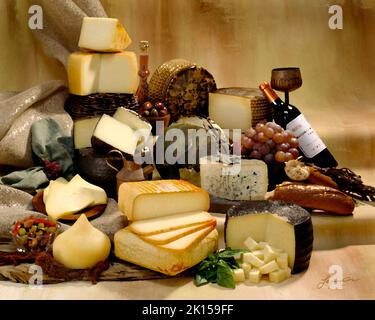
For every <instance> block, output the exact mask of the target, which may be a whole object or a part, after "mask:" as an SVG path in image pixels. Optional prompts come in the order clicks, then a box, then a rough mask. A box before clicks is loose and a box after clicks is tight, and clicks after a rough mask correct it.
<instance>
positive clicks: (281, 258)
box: [276, 253, 288, 269]
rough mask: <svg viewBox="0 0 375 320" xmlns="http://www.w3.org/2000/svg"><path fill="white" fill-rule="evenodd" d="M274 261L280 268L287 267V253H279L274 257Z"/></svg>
mask: <svg viewBox="0 0 375 320" xmlns="http://www.w3.org/2000/svg"><path fill="white" fill-rule="evenodd" d="M276 262H277V264H278V265H279V267H280V269H286V268H288V254H287V253H280V254H279V255H278V257H277V258H276Z"/></svg>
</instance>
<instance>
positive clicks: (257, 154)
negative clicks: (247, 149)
mask: <svg viewBox="0 0 375 320" xmlns="http://www.w3.org/2000/svg"><path fill="white" fill-rule="evenodd" d="M250 157H251V158H253V159H258V160H260V159H261V158H262V155H261V153H260V152H259V151H258V150H253V151H251V153H250Z"/></svg>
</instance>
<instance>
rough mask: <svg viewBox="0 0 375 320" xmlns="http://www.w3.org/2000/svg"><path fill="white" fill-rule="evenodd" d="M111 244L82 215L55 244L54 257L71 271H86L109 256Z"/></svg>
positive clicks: (58, 237) (59, 236)
mask: <svg viewBox="0 0 375 320" xmlns="http://www.w3.org/2000/svg"><path fill="white" fill-rule="evenodd" d="M110 250H111V242H110V240H109V238H108V236H107V235H106V234H104V233H103V232H101V231H100V230H98V229H96V228H94V227H93V226H92V225H91V223H90V222H89V221H88V220H87V218H86V216H85V215H84V214H82V215H81V216H80V217H79V219H78V220H77V221H76V222H75V223H74V225H73V226H72V227H70V228H69V229H68V230H67V231H65V232H64V233H62V234H60V235H58V236H57V237H56V239H55V241H54V243H53V257H54V258H55V260H56V261H58V262H60V263H61V264H63V265H64V266H65V267H67V268H70V269H86V268H91V267H93V266H95V265H96V264H97V263H98V262H100V261H104V260H105V259H107V257H108V256H109V253H110Z"/></svg>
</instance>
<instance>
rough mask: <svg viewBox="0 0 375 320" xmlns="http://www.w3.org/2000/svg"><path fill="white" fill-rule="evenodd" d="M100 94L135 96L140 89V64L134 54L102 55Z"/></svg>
mask: <svg viewBox="0 0 375 320" xmlns="http://www.w3.org/2000/svg"><path fill="white" fill-rule="evenodd" d="M99 73H100V77H99V83H98V92H104V93H106V92H112V93H129V94H134V93H135V92H136V91H137V87H138V64H137V57H136V55H135V53H134V52H130V51H124V52H120V53H113V54H102V55H101V64H100V71H99Z"/></svg>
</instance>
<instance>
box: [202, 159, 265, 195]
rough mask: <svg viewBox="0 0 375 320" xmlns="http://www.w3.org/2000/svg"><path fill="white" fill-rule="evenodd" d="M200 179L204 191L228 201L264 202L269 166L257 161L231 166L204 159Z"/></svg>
mask: <svg viewBox="0 0 375 320" xmlns="http://www.w3.org/2000/svg"><path fill="white" fill-rule="evenodd" d="M200 177H201V187H202V188H203V189H205V190H206V191H208V193H210V194H211V195H213V196H215V197H219V198H223V199H228V200H263V199H264V196H265V194H266V193H267V189H268V170H267V165H266V164H265V163H264V162H263V161H260V160H255V159H252V160H247V159H243V160H241V162H240V163H238V164H233V165H231V164H225V163H221V162H216V161H214V160H212V158H211V157H208V158H202V159H201V163H200Z"/></svg>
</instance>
